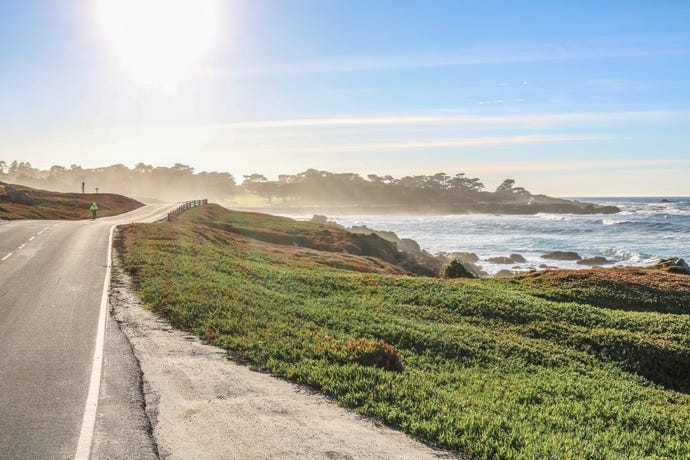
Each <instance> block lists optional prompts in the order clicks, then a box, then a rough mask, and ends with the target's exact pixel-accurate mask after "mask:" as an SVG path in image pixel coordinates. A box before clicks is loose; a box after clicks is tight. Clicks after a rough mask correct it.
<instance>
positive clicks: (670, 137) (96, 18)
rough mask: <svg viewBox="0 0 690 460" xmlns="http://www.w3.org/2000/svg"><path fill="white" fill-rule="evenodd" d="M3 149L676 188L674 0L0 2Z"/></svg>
mask: <svg viewBox="0 0 690 460" xmlns="http://www.w3.org/2000/svg"><path fill="white" fill-rule="evenodd" d="M0 159H5V160H6V161H7V160H13V159H17V160H19V161H29V162H31V163H32V164H33V165H34V166H38V167H42V168H48V167H50V166H51V165H53V164H62V165H66V166H69V165H70V164H73V163H76V164H80V165H82V166H85V167H93V166H104V165H110V164H114V163H123V164H125V165H127V166H133V165H134V164H135V163H137V162H145V163H151V164H154V165H171V164H173V163H176V162H181V163H186V164H189V165H192V166H194V167H195V168H197V170H219V171H229V172H231V173H233V174H234V175H235V176H236V177H239V178H241V175H242V174H248V173H252V172H261V173H264V174H266V175H268V176H269V177H270V176H275V175H277V174H278V173H295V172H299V171H302V170H304V169H307V168H316V169H326V170H330V171H334V172H344V171H353V172H359V173H363V174H366V173H379V174H383V173H385V174H393V175H395V176H401V175H407V174H423V173H435V172H439V171H443V172H446V173H449V174H454V173H456V172H465V173H467V174H468V175H470V176H477V177H480V178H481V179H483V181H484V183H485V184H487V186H489V187H495V185H496V184H497V183H498V182H499V181H500V180H501V179H502V178H505V177H513V178H515V179H517V181H518V185H522V186H524V187H525V188H527V189H529V190H531V191H533V192H541V193H548V194H552V195H558V196H591V195H690V180H689V179H690V1H687V0H678V1H663V0H655V1H651V0H650V1H634V0H627V1H621V2H618V1H576V2H574V1H571V2H565V1H553V0H549V1H504V2H495V1H486V0H482V1H462V0H449V1H440V0H436V1H434V0H417V1H404V0H390V1H388V0H375V1H374V0H367V1H358V0H342V1H340V0H330V1H329V0H242V1H231V0H228V1H221V0H196V1H194V0H167V1H165V0H139V1H134V0H119V1H118V0H89V1H86V0H71V1H62V0H43V1H39V0H0Z"/></svg>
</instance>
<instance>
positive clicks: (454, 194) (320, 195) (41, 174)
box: [0, 160, 619, 214]
mask: <svg viewBox="0 0 690 460" xmlns="http://www.w3.org/2000/svg"><path fill="white" fill-rule="evenodd" d="M0 181H2V182H7V183H14V184H20V185H26V186H29V187H34V188H39V189H46V190H54V191H59V192H76V193H79V192H81V188H82V183H84V184H85V192H86V193H94V192H101V193H117V194H120V195H125V196H129V197H132V198H135V199H138V200H140V201H144V202H146V201H149V202H150V201H154V200H160V201H183V200H189V199H196V198H208V199H209V200H211V201H216V202H218V203H220V204H222V205H224V206H248V205H249V206H256V204H257V201H259V200H261V199H262V200H263V201H264V203H265V205H267V206H270V207H273V208H274V209H279V208H285V211H287V212H291V211H297V210H298V209H299V208H305V207H321V208H323V209H336V208H338V209H344V208H347V209H350V210H351V211H352V212H403V213H405V212H411V213H433V212H437V213H450V214H453V213H505V214H534V213H537V212H569V213H587V214H589V213H593V212H605V213H610V212H618V211H619V210H618V208H615V207H602V206H597V205H592V204H588V203H577V202H573V201H568V200H562V199H557V198H550V197H548V196H545V195H533V194H532V193H530V192H529V191H528V190H525V189H524V188H523V187H519V186H515V180H514V179H505V180H504V181H503V182H502V183H501V184H500V185H499V186H498V187H497V188H496V190H495V191H487V190H485V187H484V184H483V183H482V182H481V180H479V179H478V178H476V177H469V176H467V175H466V174H464V173H457V174H454V175H449V174H446V173H442V172H440V173H436V174H432V175H416V176H405V177H401V178H395V177H393V176H390V175H384V176H379V175H376V174H369V175H367V176H366V177H363V176H361V175H359V174H355V173H332V172H328V171H319V170H316V169H308V170H306V171H303V172H301V173H298V174H281V175H280V176H278V179H277V180H269V179H268V178H267V177H266V176H264V175H263V174H260V173H254V174H248V175H245V176H243V182H242V184H241V185H237V184H236V182H235V178H234V177H233V176H232V174H230V173H226V172H206V171H202V172H195V171H194V168H193V167H191V166H188V165H184V164H181V163H176V164H175V165H173V166H170V167H162V166H155V167H154V166H152V165H149V164H145V163H138V164H137V165H135V166H134V167H133V168H131V169H130V168H128V167H126V166H124V165H122V164H115V165H111V166H106V167H101V168H91V169H88V168H82V167H81V166H79V165H71V166H70V167H69V168H67V167H65V166H60V165H55V166H52V167H50V169H48V170H40V169H37V168H34V167H33V166H32V165H31V164H30V163H28V162H18V161H12V162H10V163H8V162H6V161H2V160H0ZM257 197H258V198H259V200H257Z"/></svg>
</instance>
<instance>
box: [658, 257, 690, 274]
mask: <svg viewBox="0 0 690 460" xmlns="http://www.w3.org/2000/svg"><path fill="white" fill-rule="evenodd" d="M652 268H657V269H661V270H666V271H668V272H670V273H679V274H682V275H690V266H688V264H687V262H685V260H684V259H681V258H680V257H671V258H668V259H661V260H660V261H659V262H657V263H656V264H655V265H652Z"/></svg>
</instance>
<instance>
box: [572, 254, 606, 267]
mask: <svg viewBox="0 0 690 460" xmlns="http://www.w3.org/2000/svg"><path fill="white" fill-rule="evenodd" d="M576 263H577V264H578V265H589V266H595V265H606V264H610V263H612V262H611V261H610V260H608V259H607V258H606V257H602V256H596V257H588V258H586V259H582V260H578V261H577V262H576Z"/></svg>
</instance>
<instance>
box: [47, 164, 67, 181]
mask: <svg viewBox="0 0 690 460" xmlns="http://www.w3.org/2000/svg"><path fill="white" fill-rule="evenodd" d="M65 173H67V168H65V167H64V166H60V165H55V166H51V167H50V176H51V177H55V178H59V177H63V176H64V175H65Z"/></svg>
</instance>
